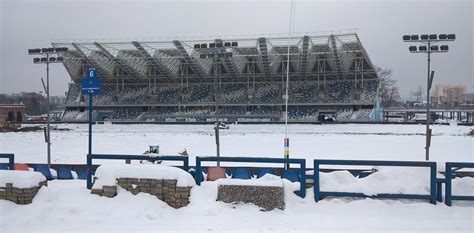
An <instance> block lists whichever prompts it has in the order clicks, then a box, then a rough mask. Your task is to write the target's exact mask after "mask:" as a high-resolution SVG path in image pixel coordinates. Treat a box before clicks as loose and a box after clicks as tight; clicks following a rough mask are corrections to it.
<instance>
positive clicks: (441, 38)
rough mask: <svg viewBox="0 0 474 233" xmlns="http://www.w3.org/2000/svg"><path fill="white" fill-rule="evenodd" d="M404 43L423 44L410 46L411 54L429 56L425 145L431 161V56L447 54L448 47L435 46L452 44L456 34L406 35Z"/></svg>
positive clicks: (427, 156) (426, 155)
mask: <svg viewBox="0 0 474 233" xmlns="http://www.w3.org/2000/svg"><path fill="white" fill-rule="evenodd" d="M402 38H403V41H404V42H410V43H422V44H425V45H422V46H419V47H418V48H417V47H416V46H410V47H409V51H410V53H425V54H427V63H428V69H427V79H426V144H425V159H426V160H427V161H428V160H430V146H431V129H430V120H431V117H430V104H431V103H430V90H431V84H432V83H433V78H434V71H431V54H432V53H447V52H448V50H449V48H448V46H447V45H441V46H440V47H438V45H434V44H436V43H438V42H450V41H454V40H456V35H455V34H439V35H437V34H429V35H428V34H422V35H421V36H418V35H404V36H403V37H402Z"/></svg>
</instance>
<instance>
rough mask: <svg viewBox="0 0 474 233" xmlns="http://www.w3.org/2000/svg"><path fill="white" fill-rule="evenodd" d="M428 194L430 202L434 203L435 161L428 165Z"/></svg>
mask: <svg viewBox="0 0 474 233" xmlns="http://www.w3.org/2000/svg"><path fill="white" fill-rule="evenodd" d="M430 194H431V200H430V202H431V204H433V205H436V163H434V164H431V166H430Z"/></svg>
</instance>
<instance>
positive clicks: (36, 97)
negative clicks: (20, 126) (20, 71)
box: [0, 92, 47, 115]
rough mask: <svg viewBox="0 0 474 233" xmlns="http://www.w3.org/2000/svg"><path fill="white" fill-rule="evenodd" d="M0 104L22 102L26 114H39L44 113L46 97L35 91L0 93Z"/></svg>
mask: <svg viewBox="0 0 474 233" xmlns="http://www.w3.org/2000/svg"><path fill="white" fill-rule="evenodd" d="M0 104H24V105H25V106H26V114H29V115H41V114H45V113H46V111H47V110H46V109H47V101H46V97H44V96H43V95H41V94H38V93H35V92H22V93H20V94H11V95H7V94H0Z"/></svg>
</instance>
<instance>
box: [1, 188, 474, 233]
mask: <svg viewBox="0 0 474 233" xmlns="http://www.w3.org/2000/svg"><path fill="white" fill-rule="evenodd" d="M217 183H218V182H204V183H203V185H202V186H195V187H193V189H192V191H191V199H190V201H191V203H190V204H189V205H188V206H187V207H184V208H181V209H177V210H176V209H173V208H171V207H169V206H168V205H166V203H164V202H162V201H160V200H159V199H157V198H156V197H155V196H151V195H148V194H143V193H140V194H138V195H136V196H134V195H133V194H131V193H130V192H128V191H126V190H124V189H121V188H119V190H118V195H117V196H116V197H114V198H106V197H99V196H97V195H92V194H90V192H89V190H87V189H86V188H85V187H84V186H85V183H84V181H78V180H66V181H65V180H55V181H52V182H49V184H48V187H43V188H42V189H41V190H40V191H39V193H38V194H37V196H36V197H35V199H34V201H33V204H30V205H25V206H21V205H16V204H14V203H13V202H9V201H0V232H2V233H10V232H12V233H13V232H15V233H20V232H48V233H49V232H90V233H92V232H157V231H165V232H344V233H346V232H364V233H367V232H450V233H453V232H463V233H464V232H465V233H468V232H469V233H472V232H473V230H474V225H473V224H474V203H467V202H459V201H456V202H454V203H453V206H452V207H448V206H446V205H444V204H440V203H438V205H432V204H429V203H428V202H426V201H407V200H401V201H394V200H374V199H357V200H356V199H341V198H335V199H324V200H322V201H319V202H318V203H315V202H314V200H313V192H312V189H309V190H308V196H307V197H306V198H305V199H301V198H299V197H297V196H296V195H294V194H293V193H291V192H285V195H286V197H285V198H286V209H285V210H283V211H281V210H273V211H269V212H262V211H260V210H259V208H257V207H256V206H253V205H243V204H237V205H231V204H225V203H222V202H216V201H215V200H216V197H217V186H216V185H217Z"/></svg>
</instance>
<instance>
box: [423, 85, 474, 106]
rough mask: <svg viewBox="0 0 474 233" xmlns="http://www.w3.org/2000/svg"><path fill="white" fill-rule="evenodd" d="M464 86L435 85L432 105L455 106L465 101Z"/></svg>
mask: <svg viewBox="0 0 474 233" xmlns="http://www.w3.org/2000/svg"><path fill="white" fill-rule="evenodd" d="M466 95H467V93H466V86H464V85H436V88H435V90H434V93H433V97H432V99H431V100H432V103H433V106H434V107H444V108H457V107H459V106H460V105H462V104H464V102H465V101H466Z"/></svg>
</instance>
